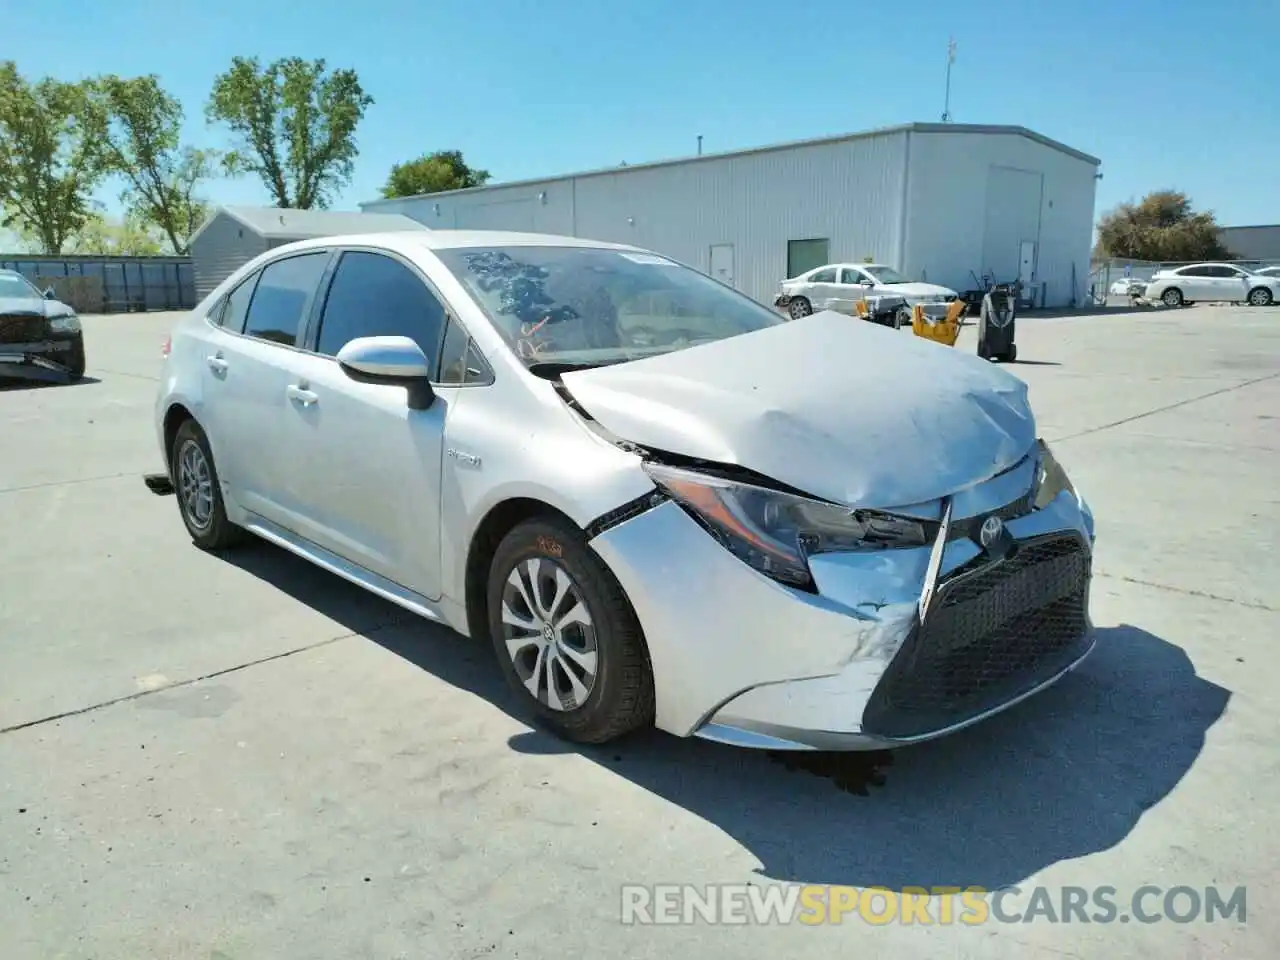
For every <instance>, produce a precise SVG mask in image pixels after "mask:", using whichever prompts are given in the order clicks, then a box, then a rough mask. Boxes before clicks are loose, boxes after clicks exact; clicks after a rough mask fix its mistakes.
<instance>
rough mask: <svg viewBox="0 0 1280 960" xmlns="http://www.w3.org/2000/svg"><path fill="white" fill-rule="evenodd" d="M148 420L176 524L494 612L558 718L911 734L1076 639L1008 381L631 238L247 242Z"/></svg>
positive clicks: (970, 717)
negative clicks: (741, 289)
mask: <svg viewBox="0 0 1280 960" xmlns="http://www.w3.org/2000/svg"><path fill="white" fill-rule="evenodd" d="M904 383H907V384H910V389H909V390H906V391H904V390H903V389H902V387H903V384H904ZM904 396H905V397H906V402H905V403H904V402H903V397H904ZM155 427H156V433H157V437H158V440H159V443H160V450H161V453H162V454H163V457H164V460H165V463H166V464H167V470H168V478H169V480H170V481H171V482H172V484H173V486H174V487H175V488H176V492H177V501H178V506H179V509H180V512H181V518H182V521H183V523H185V524H186V528H187V530H188V531H189V533H190V535H191V537H192V539H193V540H194V542H195V543H196V544H197V545H198V546H200V547H203V548H206V549H223V548H226V547H230V546H231V545H233V544H234V543H236V542H237V541H239V540H242V539H243V538H244V537H245V535H246V534H254V535H257V536H258V537H262V538H264V539H266V540H269V541H271V542H273V543H275V544H278V545H280V546H281V547H283V548H285V549H286V550H290V551H292V552H294V553H296V554H299V555H300V556H302V557H305V558H306V559H308V560H310V561H312V562H313V563H315V564H317V565H319V566H321V567H323V568H324V569H326V570H329V571H332V572H333V573H335V574H337V575H338V576H341V577H345V578H346V579H348V580H351V581H353V582H355V583H357V584H359V585H361V586H363V587H365V588H366V589H368V590H370V591H372V592H374V593H376V594H378V595H380V596H382V597H385V598H386V599H388V600H390V601H392V602H394V603H397V604H400V605H401V606H403V607H405V608H407V609H409V610H412V611H414V612H415V613H418V614H420V615H422V616H423V617H425V618H427V619H429V620H434V621H437V622H440V623H442V624H446V625H448V626H450V627H453V628H454V629H456V630H458V631H461V632H463V633H465V634H469V635H470V636H472V637H474V638H476V639H483V640H486V641H488V642H491V643H492V644H493V647H494V649H495V650H496V652H497V656H498V660H499V663H500V664H501V669H502V670H503V671H504V672H505V674H506V677H507V679H508V680H509V682H510V684H511V686H512V688H513V689H514V690H515V691H516V692H517V694H518V696H519V697H520V698H522V700H523V702H524V703H525V705H526V706H527V708H528V710H529V712H530V713H531V714H534V715H536V716H537V717H538V718H540V719H541V721H543V722H544V723H546V724H547V725H549V726H550V727H551V728H553V729H554V730H555V731H557V732H558V733H559V734H561V735H563V736H564V737H567V738H570V739H573V740H577V741H588V742H600V741H605V740H609V739H612V738H614V737H617V736H620V735H622V734H625V733H627V732H629V731H632V730H634V729H636V728H640V727H645V726H649V725H653V724H656V725H657V726H658V727H659V728H661V729H663V730H666V731H669V732H670V733H673V734H676V735H678V736H689V735H698V736H702V737H706V738H709V739H713V740H720V741H727V742H729V743H735V744H741V745H746V746H754V747H768V748H773V749H785V748H790V749H806V748H823V749H828V748H838V749H845V748H847V749H857V748H864V747H869V746H883V745H894V744H901V743H909V742H913V741H917V740H922V739H927V738H930V737H934V736H937V735H939V734H942V733H945V732H948V731H951V730H955V729H957V728H960V727H963V726H965V725H967V724H969V723H972V722H974V721H976V720H978V719H980V718H982V717H984V716H987V715H989V714H991V713H993V712H995V711H998V710H1000V709H1003V708H1004V707H1007V706H1009V705H1010V704H1012V703H1014V702H1016V701H1018V700H1021V699H1022V698H1024V697H1026V696H1028V695H1029V694H1031V693H1034V692H1035V691H1037V690H1039V689H1041V688H1043V687H1045V686H1046V685H1048V684H1050V683H1052V682H1053V681H1054V680H1056V679H1058V678H1059V677H1061V676H1062V675H1063V674H1064V673H1066V672H1067V671H1068V670H1070V669H1071V668H1072V667H1074V666H1075V665H1076V664H1077V663H1078V662H1079V661H1080V660H1081V659H1082V658H1083V657H1084V656H1085V655H1086V654H1087V653H1088V652H1089V650H1090V648H1091V645H1092V643H1093V640H1092V636H1091V631H1090V622H1089V613H1088V596H1089V584H1090V570H1091V560H1090V558H1091V555H1092V547H1093V519H1092V516H1091V514H1090V512H1089V510H1088V508H1087V507H1086V505H1085V502H1084V500H1083V499H1082V498H1081V497H1080V495H1079V494H1078V493H1077V492H1076V490H1075V489H1074V488H1073V486H1072V484H1071V483H1070V482H1069V480H1068V479H1067V477H1066V475H1065V473H1064V472H1063V470H1062V468H1061V466H1059V464H1058V463H1057V462H1056V461H1055V459H1054V457H1053V454H1052V453H1051V452H1050V451H1049V449H1048V447H1046V446H1045V445H1044V444H1043V443H1041V442H1039V441H1038V440H1037V439H1036V432H1035V422H1034V419H1033V417H1032V414H1031V411H1030V409H1029V407H1028V404H1027V388H1026V385H1025V384H1024V383H1023V382H1022V381H1020V380H1018V379H1016V378H1015V377H1013V376H1011V375H1009V374H1007V373H1005V372H1003V371H1001V370H999V369H997V368H994V367H992V366H991V365H989V364H987V363H984V362H983V361H981V360H978V359H977V358H975V357H972V356H968V355H965V354H962V353H960V352H959V351H956V350H947V349H941V348H939V347H938V346H937V345H935V344H932V343H927V342H925V341H924V340H921V339H918V338H915V337H903V336H901V335H895V334H894V333H893V332H892V331H890V330H886V329H884V328H881V327H876V326H873V325H870V324H851V323H849V322H848V320H847V319H846V318H844V317H842V316H839V315H837V314H835V313H832V312H822V313H819V314H816V315H813V316H808V317H803V318H801V319H799V320H796V321H793V322H787V321H785V320H784V318H782V317H781V316H779V315H777V314H776V313H774V312H773V311H771V310H769V309H768V308H766V307H764V306H762V305H760V304H758V303H756V302H754V301H753V300H751V299H749V298H747V297H745V296H743V295H741V294H739V293H737V292H735V291H734V290H732V289H730V288H728V287H726V286H724V285H722V284H720V283H717V282H716V281H714V280H712V279H710V278H709V277H706V276H704V275H703V274H701V273H698V272H696V271H694V270H692V269H689V268H687V267H685V266H682V265H680V264H678V263H676V262H674V261H672V260H669V259H667V258H666V257H662V256H658V255H655V254H653V253H650V252H647V251H644V250H639V249H635V248H633V247H626V246H619V245H613V244H606V243H595V242H591V241H586V240H580V239H573V238H568V237H551V236H545V235H526V234H506V233H484V232H451V231H430V232H428V231H422V232H420V233H419V232H408V233H395V234H380V235H370V236H352V237H333V238H325V239H317V240H308V241H303V242H300V243H294V244H290V245H288V246H284V247H280V248H277V249H274V250H271V251H269V252H268V253H266V254H263V255H261V256H260V257H259V258H257V259H256V260H254V261H253V262H251V263H249V264H247V265H246V266H244V267H243V268H241V269H240V270H238V271H237V272H236V273H235V274H234V275H233V276H231V277H230V278H229V279H227V280H226V281H225V282H223V283H222V284H220V285H219V286H218V288H217V289H216V290H214V291H213V292H212V293H211V294H210V295H209V296H208V297H206V298H205V300H204V301H203V302H202V303H201V304H200V305H199V306H198V307H197V308H196V309H195V310H194V311H193V312H192V313H191V314H190V315H188V316H186V317H185V318H184V319H183V320H181V321H180V322H179V323H178V324H177V325H176V327H175V328H174V330H173V332H172V335H171V337H170V340H169V342H168V347H167V350H166V359H165V361H164V369H163V375H162V377H161V383H160V388H159V392H158V396H157V399H156V407H155ZM157 479H159V478H157Z"/></svg>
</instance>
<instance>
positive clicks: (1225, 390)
mask: <svg viewBox="0 0 1280 960" xmlns="http://www.w3.org/2000/svg"><path fill="white" fill-rule="evenodd" d="M1276 377H1280V372H1278V373H1269V374H1267V375H1266V376H1265V377H1255V378H1254V379H1252V380H1245V381H1243V382H1242V383H1236V384H1233V385H1231V386H1229V387H1220V388H1219V389H1217V390H1210V391H1209V392H1208V393H1202V394H1200V396H1198V397H1188V398H1187V399H1186V400H1178V401H1177V402H1175V403H1168V404H1165V405H1164V406H1163V407H1156V408H1155V409H1154V410H1147V411H1146V412H1144V413H1135V414H1134V415H1133V416H1131V417H1125V418H1124V419H1122V420H1115V421H1113V422H1111V423H1104V424H1102V425H1101V426H1097V427H1090V428H1089V429H1088V430H1080V431H1078V432H1076V433H1069V434H1067V435H1066V436H1065V437H1058V438H1057V439H1055V440H1054V441H1053V442H1054V443H1064V442H1066V441H1067V440H1075V439H1076V438H1077V437H1087V436H1089V435H1090V434H1093V433H1101V432H1102V431H1103V430H1110V429H1111V428H1112V427H1120V426H1124V424H1126V423H1133V421H1135V420H1142V419H1143V418H1144V417H1151V416H1155V415H1156V414H1157V413H1165V412H1167V411H1169V410H1176V409H1178V408H1179V407H1185V406H1187V405H1188V404H1192V403H1199V402H1200V401H1201V400H1208V399H1209V398H1210V397H1217V396H1220V395H1221V394H1224V393H1234V392H1235V391H1236V390H1243V389H1244V388H1245V387H1251V386H1253V385H1254V384H1255V383H1263V382H1265V381H1267V380H1274V379H1276Z"/></svg>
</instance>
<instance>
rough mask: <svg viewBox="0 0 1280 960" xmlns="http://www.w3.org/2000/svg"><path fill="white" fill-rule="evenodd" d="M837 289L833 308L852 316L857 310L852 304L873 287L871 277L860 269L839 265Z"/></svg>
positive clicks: (867, 294)
mask: <svg viewBox="0 0 1280 960" xmlns="http://www.w3.org/2000/svg"><path fill="white" fill-rule="evenodd" d="M838 289H839V292H838V293H837V294H836V298H837V299H836V305H835V309H836V310H839V311H840V312H841V313H847V314H849V315H850V316H853V315H854V314H855V313H856V312H857V307H855V306H854V304H856V303H857V302H858V301H859V300H865V299H866V298H867V297H869V296H870V295H871V291H872V289H873V288H872V285H871V278H870V277H868V276H867V275H866V274H864V273H863V272H862V271H861V270H855V269H853V268H852V267H841V268H840V284H839V288H838Z"/></svg>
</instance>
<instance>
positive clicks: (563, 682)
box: [488, 518, 654, 743]
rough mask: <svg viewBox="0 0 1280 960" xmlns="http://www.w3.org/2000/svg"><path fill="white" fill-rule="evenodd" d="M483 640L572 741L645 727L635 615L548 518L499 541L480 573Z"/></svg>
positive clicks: (645, 664)
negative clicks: (485, 580)
mask: <svg viewBox="0 0 1280 960" xmlns="http://www.w3.org/2000/svg"><path fill="white" fill-rule="evenodd" d="M488 606H489V632H490V635H491V637H492V640H493V646H494V651H495V652H496V654H497V656H498V662H499V663H500V664H501V665H502V672H503V674H504V675H505V676H506V678H507V683H508V684H509V685H510V687H511V689H512V690H514V691H515V692H516V695H517V696H518V697H519V698H520V699H521V700H522V701H523V702H524V704H525V705H526V707H528V708H529V709H530V710H532V711H533V712H534V713H535V714H536V716H537V717H538V719H539V721H541V722H542V723H543V724H545V725H546V726H548V727H550V728H551V729H552V730H553V731H554V732H555V733H557V734H558V735H560V736H562V737H564V738H565V739H568V740H573V741H577V742H579V743H604V742H606V741H608V740H614V739H616V738H618V737H621V736H623V735H624V734H627V733H630V732H631V731H633V730H636V729H638V728H640V727H644V726H648V725H649V724H651V723H652V722H653V702H654V697H653V673H652V670H651V669H650V667H649V657H648V653H647V650H646V648H645V642H644V636H643V634H642V632H641V629H640V622H639V620H638V619H637V617H636V613H635V610H633V609H632V607H631V603H630V602H629V601H628V600H627V597H626V594H624V593H623V591H622V587H621V585H620V584H619V583H618V581H617V580H616V579H614V577H613V574H612V573H611V572H610V571H609V569H608V567H606V566H605V565H604V563H603V562H602V561H601V560H600V558H599V557H597V556H596V555H595V553H594V552H592V550H591V548H590V547H588V546H587V542H586V539H585V538H584V537H583V535H582V532H581V531H579V530H577V529H576V528H574V527H573V526H572V525H570V524H568V523H566V522H564V521H560V520H555V519H551V518H546V519H535V520H528V521H525V522H524V523H522V524H520V525H519V526H517V527H516V528H515V529H513V530H512V531H511V532H510V533H508V534H507V535H506V536H505V537H504V538H503V540H502V542H501V543H500V544H499V545H498V549H497V551H496V552H495V553H494V558H493V563H492V565H491V566H490V570H489V587H488Z"/></svg>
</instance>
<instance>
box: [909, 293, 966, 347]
mask: <svg viewBox="0 0 1280 960" xmlns="http://www.w3.org/2000/svg"><path fill="white" fill-rule="evenodd" d="M965 306H966V304H965V302H964V301H963V300H953V301H952V302H951V303H950V304H948V306H947V312H946V313H945V314H944V315H943V316H940V317H937V316H930V315H929V313H927V312H926V311H925V308H924V304H921V303H917V304H916V305H915V307H914V308H913V309H912V311H911V332H912V333H914V334H915V335H916V336H917V337H924V338H925V339H926V340H932V341H933V342H934V343H941V344H944V345H945V346H948V347H954V346H955V345H956V340H958V339H959V338H960V315H961V314H962V313H964V309H965Z"/></svg>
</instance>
